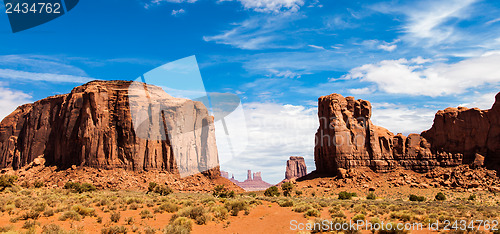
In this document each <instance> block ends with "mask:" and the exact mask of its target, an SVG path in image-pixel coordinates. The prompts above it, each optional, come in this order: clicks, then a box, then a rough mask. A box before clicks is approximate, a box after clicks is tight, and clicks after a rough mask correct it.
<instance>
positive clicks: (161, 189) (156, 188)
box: [148, 182, 174, 196]
mask: <svg viewBox="0 0 500 234" xmlns="http://www.w3.org/2000/svg"><path fill="white" fill-rule="evenodd" d="M148 192H153V193H157V194H160V195H161V196H167V195H169V194H171V193H173V192H174V190H172V189H171V188H170V187H168V186H167V185H166V184H161V185H159V184H157V183H155V182H149V186H148Z"/></svg>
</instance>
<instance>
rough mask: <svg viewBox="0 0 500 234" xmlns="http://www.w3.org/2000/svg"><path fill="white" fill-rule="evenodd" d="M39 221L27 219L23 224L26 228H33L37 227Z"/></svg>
mask: <svg viewBox="0 0 500 234" xmlns="http://www.w3.org/2000/svg"><path fill="white" fill-rule="evenodd" d="M38 224H39V223H38V222H36V221H35V220H27V221H26V222H24V224H23V227H22V228H24V229H33V228H35V226H36V225H38Z"/></svg>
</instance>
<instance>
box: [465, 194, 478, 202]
mask: <svg viewBox="0 0 500 234" xmlns="http://www.w3.org/2000/svg"><path fill="white" fill-rule="evenodd" d="M467 200H469V201H474V200H476V194H471V195H470V196H469V198H467Z"/></svg>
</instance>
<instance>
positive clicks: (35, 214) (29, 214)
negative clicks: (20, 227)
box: [19, 210, 40, 220]
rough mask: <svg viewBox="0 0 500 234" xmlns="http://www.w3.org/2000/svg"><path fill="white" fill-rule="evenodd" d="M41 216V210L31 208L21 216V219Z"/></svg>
mask: <svg viewBox="0 0 500 234" xmlns="http://www.w3.org/2000/svg"><path fill="white" fill-rule="evenodd" d="M39 217H40V212H38V211H35V210H30V211H28V212H26V213H23V214H22V215H21V216H19V219H20V220H28V219H38V218H39Z"/></svg>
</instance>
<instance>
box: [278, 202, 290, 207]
mask: <svg viewBox="0 0 500 234" xmlns="http://www.w3.org/2000/svg"><path fill="white" fill-rule="evenodd" d="M278 205H279V206H281V207H292V206H293V201H292V200H279V201H278Z"/></svg>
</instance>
